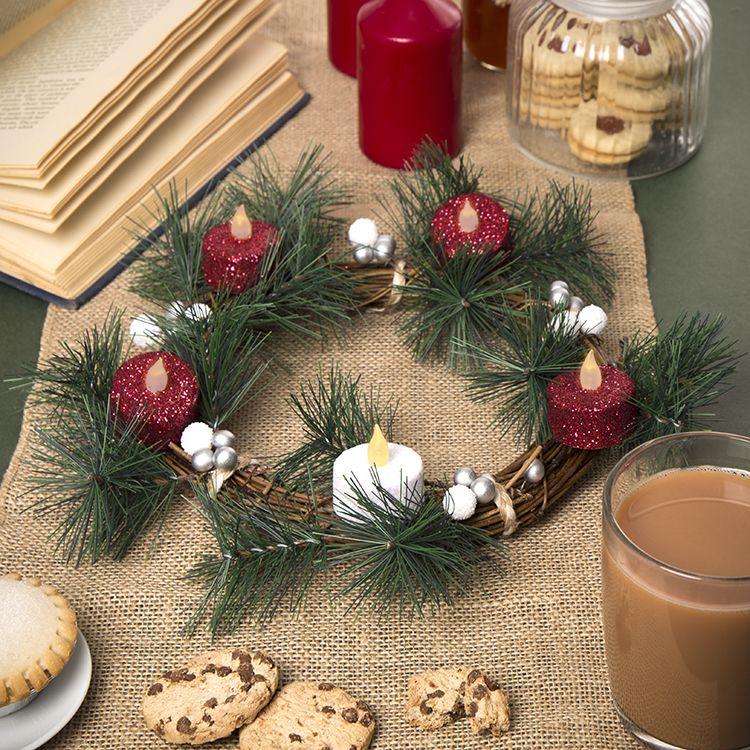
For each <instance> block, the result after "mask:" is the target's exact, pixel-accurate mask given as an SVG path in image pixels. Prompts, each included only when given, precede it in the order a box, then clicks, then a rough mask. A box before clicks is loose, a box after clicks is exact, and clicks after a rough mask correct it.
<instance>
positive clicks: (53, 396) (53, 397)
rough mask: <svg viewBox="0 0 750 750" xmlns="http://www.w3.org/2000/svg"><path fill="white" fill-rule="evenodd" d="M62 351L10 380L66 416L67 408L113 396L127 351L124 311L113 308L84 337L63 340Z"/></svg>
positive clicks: (35, 401) (35, 400)
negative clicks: (32, 387)
mask: <svg viewBox="0 0 750 750" xmlns="http://www.w3.org/2000/svg"><path fill="white" fill-rule="evenodd" d="M60 345H61V347H62V353H60V354H54V355H52V356H51V357H50V358H49V359H48V360H46V361H44V362H42V363H40V364H39V366H38V367H34V368H30V369H28V370H27V372H26V373H25V374H24V375H23V376H21V377H18V378H14V379H12V380H10V381H9V382H11V383H13V385H12V386H11V387H14V388H31V386H32V385H33V384H34V383H36V384H37V387H36V388H34V389H33V390H32V391H31V392H30V395H29V398H30V399H31V402H32V403H36V404H44V405H46V406H48V407H50V408H51V410H52V413H53V414H56V415H58V416H64V414H65V412H66V410H67V409H71V408H80V407H83V406H85V405H86V404H89V403H93V402H103V401H106V400H107V399H108V398H109V390H110V386H111V384H112V377H113V376H114V374H115V371H116V370H117V368H118V367H119V365H120V362H121V360H122V358H123V356H125V354H126V351H127V349H126V346H125V341H124V336H123V331H122V312H121V311H116V310H115V311H110V312H109V314H108V315H107V317H106V318H105V320H104V322H103V323H102V324H101V326H94V327H93V328H90V329H87V330H86V331H84V333H83V334H82V336H81V338H80V339H78V340H77V341H75V342H74V343H70V342H67V341H62V342H60Z"/></svg>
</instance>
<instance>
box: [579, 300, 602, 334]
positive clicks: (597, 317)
mask: <svg viewBox="0 0 750 750" xmlns="http://www.w3.org/2000/svg"><path fill="white" fill-rule="evenodd" d="M606 327H607V313H605V312H604V310H602V308H601V307H598V306H597V305H586V307H584V308H583V310H581V311H580V312H579V313H578V330H579V331H580V332H581V333H582V334H584V335H585V336H599V335H600V334H601V332H602V331H603V330H604V329H605V328H606Z"/></svg>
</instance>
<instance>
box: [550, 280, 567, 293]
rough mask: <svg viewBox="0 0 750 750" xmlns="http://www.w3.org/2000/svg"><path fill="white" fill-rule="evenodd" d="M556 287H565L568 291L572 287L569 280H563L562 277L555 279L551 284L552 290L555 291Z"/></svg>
mask: <svg viewBox="0 0 750 750" xmlns="http://www.w3.org/2000/svg"><path fill="white" fill-rule="evenodd" d="M555 289H565V290H567V291H570V289H569V288H568V282H567V281H563V280H562V279H555V280H554V281H553V282H552V283H551V284H550V285H549V290H550V292H552V291H554V290H555Z"/></svg>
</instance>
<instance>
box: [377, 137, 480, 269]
mask: <svg viewBox="0 0 750 750" xmlns="http://www.w3.org/2000/svg"><path fill="white" fill-rule="evenodd" d="M480 178H481V170H479V169H477V168H476V167H475V166H474V165H473V163H472V162H470V161H469V160H468V159H466V158H464V157H463V156H460V157H459V158H458V161H457V163H456V164H455V165H454V163H453V161H452V160H451V158H450V156H449V155H448V154H447V152H446V151H445V149H444V148H443V147H442V146H439V145H438V144H436V143H435V142H434V141H432V140H430V139H427V140H426V141H425V142H424V143H422V145H421V146H420V147H419V148H417V149H416V150H415V152H414V154H413V156H412V158H411V159H410V160H409V161H408V162H407V163H406V165H405V167H404V169H403V170H401V171H400V172H398V173H397V175H396V177H394V179H393V180H392V182H391V186H390V188H391V193H392V194H393V197H394V198H395V201H394V202H393V203H391V202H389V201H384V200H382V199H381V204H382V206H383V209H384V211H385V213H386V214H387V216H388V218H389V222H390V223H391V224H392V225H393V226H394V227H398V229H399V232H400V234H401V236H402V237H403V239H404V244H405V246H406V248H407V251H408V253H409V255H410V256H411V257H414V258H418V257H419V256H420V255H421V254H422V253H426V255H427V256H428V257H429V256H431V255H432V251H431V250H430V249H429V245H430V243H429V237H430V222H431V221H432V217H433V216H434V214H435V211H437V210H438V208H439V207H440V206H441V205H442V204H443V203H445V202H446V201H447V200H450V199H451V198H454V197H455V196H457V195H463V194H464V193H474V192H476V191H477V190H478V189H479V180H480Z"/></svg>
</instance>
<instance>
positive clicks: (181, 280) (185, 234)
mask: <svg viewBox="0 0 750 750" xmlns="http://www.w3.org/2000/svg"><path fill="white" fill-rule="evenodd" d="M187 197H188V189H187V185H186V186H185V189H184V191H183V194H182V196H180V191H179V190H178V188H177V185H176V184H175V183H174V182H171V183H170V184H169V192H168V193H167V195H161V194H160V193H159V192H158V191H155V198H156V203H157V208H156V209H155V210H154V211H152V212H151V217H152V222H151V223H152V224H155V225H157V226H159V227H162V228H163V231H162V232H161V234H159V236H158V237H157V238H156V239H154V240H153V241H152V242H150V243H149V251H148V252H147V253H146V255H145V257H144V258H143V260H141V261H139V262H137V263H135V264H134V265H133V274H134V277H133V281H132V282H131V284H130V290H131V291H132V292H134V293H136V294H138V295H139V296H141V297H142V298H143V299H146V300H148V301H149V302H151V303H154V304H157V305H159V306H163V307H166V306H168V305H170V304H172V303H173V302H175V301H177V300H180V301H182V302H193V301H195V300H199V299H205V297H206V296H207V294H208V291H209V290H208V288H207V287H206V284H205V282H204V280H203V271H202V267H201V249H202V246H203V236H204V235H205V234H206V232H207V231H208V230H209V229H211V227H214V226H216V225H217V224H220V223H221V222H222V221H223V220H224V218H225V217H224V215H223V211H222V207H221V200H222V195H221V192H220V191H216V192H214V193H212V194H211V195H210V196H209V197H208V198H206V199H205V200H203V201H201V203H200V204H199V206H198V207H197V208H196V209H194V210H192V211H185V210H184V208H181V207H182V206H184V205H185V202H186V200H187ZM134 235H135V239H136V241H138V242H140V241H142V240H143V238H144V237H149V236H150V235H151V231H150V230H149V228H148V227H147V226H140V227H137V231H136V233H134Z"/></svg>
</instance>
